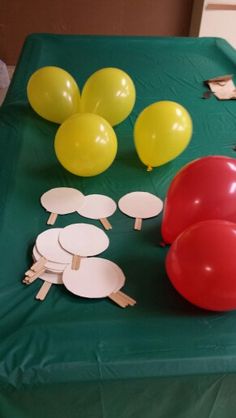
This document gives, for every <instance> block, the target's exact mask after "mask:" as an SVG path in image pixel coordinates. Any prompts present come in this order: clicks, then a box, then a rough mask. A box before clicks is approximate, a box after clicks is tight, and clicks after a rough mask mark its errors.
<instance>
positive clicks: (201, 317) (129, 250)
mask: <svg viewBox="0 0 236 418" xmlns="http://www.w3.org/2000/svg"><path fill="white" fill-rule="evenodd" d="M235 64H236V52H235V51H234V50H233V48H231V47H230V46H229V45H228V44H227V43H226V42H225V41H224V40H222V39H211V38H201V39H191V38H186V39H185V38H182V39H180V38H148V37H129V38H123V37H92V36H70V35H67V36H61V35H44V34H40V35H37V34H36V35H31V36H30V37H28V39H27V40H26V42H25V45H24V48H23V51H22V54H21V57H20V60H19V63H18V66H17V69H16V72H15V75H14V79H13V82H12V85H11V87H10V90H9V93H8V95H7V98H6V100H5V103H4V105H3V106H2V108H1V119H0V143H1V148H0V150H1V152H0V153H1V157H0V160H1V163H0V173H1V186H0V187H1V189H0V190H1V194H0V231H1V235H0V254H1V263H0V317H1V322H0V361H1V364H0V417H1V418H13V417H14V418H15V417H17V418H28V417H30V418H31V417H34V418H39V417H43V418H52V417H57V418H62V417H63V418H64V417H66V418H74V417H81V418H82V417H83V418H90V417H96V418H100V417H101V418H107V417H109V418H118V417H119V418H131V417H132V418H133V417H135V418H139V417H140V418H141V417H145V418H154V417H155V418H159V417H161V418H164V417H165V418H172V417H173V418H178V417H179V418H180V417H181V418H185V417H186V418H190V417H194V418H195V417H196V418H197V417H199V416H201V417H202V418H206V417H211V418H222V417H227V418H231V417H232V418H233V417H235V410H236V397H235V394H236V389H235V384H236V375H235V373H236V314H235V312H232V313H227V314H224V313H209V312H205V311H201V310H199V309H197V308H194V307H193V306H191V305H190V304H188V303H187V302H186V301H184V300H183V299H182V298H181V297H180V296H179V295H178V294H177V293H176V292H175V290H174V289H173V288H172V286H171V284H170V283H169V281H168V278H167V276H166V273H165V268H164V260H165V256H166V253H167V251H168V248H164V249H163V248H161V247H159V242H160V240H161V234H160V224H161V216H159V217H157V218H154V219H150V220H146V221H144V223H143V229H142V231H141V232H136V231H134V230H133V228H132V226H133V225H132V220H131V219H130V218H128V217H125V216H124V215H123V214H121V213H120V212H119V211H117V212H116V214H115V215H113V217H112V218H111V221H112V225H113V229H112V230H111V231H109V237H110V241H111V244H110V247H109V249H107V250H106V252H105V253H104V254H103V255H102V256H103V257H105V258H108V259H110V260H112V261H115V262H116V263H118V264H119V265H120V266H121V268H122V269H123V270H124V272H125V274H126V277H127V281H126V285H125V288H124V290H125V292H127V293H128V294H129V295H131V296H133V297H134V298H136V299H137V305H136V306H135V307H134V308H127V309H124V310H122V309H120V308H119V307H117V306H115V305H114V304H113V303H112V302H110V301H109V300H99V301H95V300H85V299H80V298H76V297H74V296H73V295H71V294H70V293H68V292H67V291H66V290H65V289H64V288H62V287H61V286H54V287H53V288H52V289H51V291H50V293H49V295H48V297H47V299H46V300H45V301H44V302H43V303H40V302H37V301H36V300H35V299H34V296H35V294H36V292H37V290H38V289H39V287H40V286H41V283H39V282H40V281H39V280H38V281H36V282H35V283H34V284H32V285H31V286H28V287H26V288H25V287H24V286H23V285H22V284H21V279H22V277H23V274H24V272H25V270H26V269H27V267H28V266H29V265H30V262H31V251H32V246H33V243H34V240H35V237H36V236H37V234H39V233H40V232H41V231H43V230H44V229H46V219H47V214H46V212H44V211H43V209H42V208H41V206H40V204H39V197H40V195H41V194H42V193H43V192H44V191H46V190H48V189H50V188H52V187H57V186H72V187H76V188H78V189H80V190H81V191H82V192H84V193H85V194H90V193H103V194H107V195H108V196H111V197H112V198H114V199H115V200H116V201H117V200H118V199H119V198H120V197H121V196H122V195H123V194H125V193H127V192H129V191H134V190H146V191H149V192H152V193H155V194H157V195H158V196H160V197H161V198H163V199H164V197H165V194H166V191H167V189H168V186H169V184H170V182H171V180H172V179H173V177H174V175H175V173H176V172H177V171H178V170H179V169H180V167H182V166H183V165H184V164H185V163H186V162H188V161H190V160H193V159H195V158H197V157H199V156H203V155H209V154H222V155H229V156H232V157H234V156H235V151H233V146H234V145H235V143H236V103H235V101H217V99H215V98H214V97H213V98H211V99H208V100H204V99H202V98H201V97H202V94H203V91H204V90H205V87H204V86H203V80H206V79H209V78H211V77H214V76H218V75H224V74H231V73H232V74H234V73H235ZM45 65H56V66H60V67H62V68H64V69H65V70H67V71H69V72H70V73H71V74H72V75H73V76H74V78H75V79H76V80H77V82H78V84H79V86H80V87H82V86H83V84H84V82H85V80H86V79H87V78H88V76H89V75H90V74H92V73H93V72H94V71H95V70H97V69H99V68H102V67H107V66H115V67H119V68H122V69H123V70H125V71H127V72H128V73H129V74H130V76H131V77H132V79H133V81H134V83H135V85H136V89H137V101H136V105H135V108H134V110H133V112H132V114H131V115H130V117H129V118H128V119H127V120H126V121H125V122H123V123H122V124H120V125H119V126H117V127H116V128H115V131H116V133H117V136H118V140H119V150H118V155H117V158H116V161H115V163H114V164H113V165H112V166H111V168H110V169H109V170H107V171H106V172H105V173H103V174H101V175H99V176H97V177H91V178H80V177H76V176H74V175H72V174H70V173H68V172H66V171H65V170H64V169H63V168H62V167H61V166H60V164H59V163H58V162H57V160H56V157H55V154H54V150H53V140H54V135H55V132H56V129H57V125H55V124H53V123H50V122H47V121H45V120H43V119H41V118H40V117H39V116H37V115H36V114H35V113H34V112H33V110H31V108H30V106H29V104H28V101H27V97H26V84H27V80H28V79H29V77H30V75H31V74H32V73H33V72H34V71H35V70H36V69H38V68H39V67H41V66H45ZM159 100H174V101H177V102H179V103H181V104H182V105H183V106H185V107H186V108H187V109H188V111H189V112H190V114H191V116H192V119H193V126H194V132H193V138H192V141H191V143H190V145H189V147H188V148H187V150H186V151H185V152H184V153H183V154H182V155H181V156H180V157H178V158H177V159H176V160H174V161H173V162H171V163H169V164H166V165H164V166H162V167H160V168H158V169H155V170H153V172H147V171H146V170H145V167H144V166H143V165H142V163H141V162H140V161H139V160H138V157H137V155H136V153H135V150H134V145H133V138H132V135H133V133H132V131H133V126H134V122H135V120H136V117H137V116H138V114H139V112H140V111H141V110H142V109H143V108H144V107H146V106H147V105H149V104H150V103H153V102H155V101H159ZM216 187H217V185H216ZM80 220H81V218H79V215H76V214H72V215H68V216H64V217H60V218H59V219H58V221H57V224H56V226H58V227H63V226H66V225H68V224H69V223H73V222H78V221H80ZM84 221H85V220H84V219H83V222H84ZM88 222H90V221H89V220H88ZM94 224H97V225H98V223H96V221H94Z"/></svg>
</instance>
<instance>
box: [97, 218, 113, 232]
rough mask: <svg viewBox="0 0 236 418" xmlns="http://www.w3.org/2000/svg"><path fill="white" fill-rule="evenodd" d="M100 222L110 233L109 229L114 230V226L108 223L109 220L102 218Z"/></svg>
mask: <svg viewBox="0 0 236 418" xmlns="http://www.w3.org/2000/svg"><path fill="white" fill-rule="evenodd" d="M99 221H100V222H101V224H102V225H103V226H104V228H105V229H106V230H107V231H108V230H109V229H112V226H111V224H110V222H109V221H108V219H107V218H101V219H99Z"/></svg>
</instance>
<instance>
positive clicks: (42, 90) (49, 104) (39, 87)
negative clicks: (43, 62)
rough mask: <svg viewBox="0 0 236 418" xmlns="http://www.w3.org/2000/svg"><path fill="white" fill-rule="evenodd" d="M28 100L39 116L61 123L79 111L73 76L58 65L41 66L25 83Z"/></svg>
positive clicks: (78, 97)
mask: <svg viewBox="0 0 236 418" xmlns="http://www.w3.org/2000/svg"><path fill="white" fill-rule="evenodd" d="M27 95H28V100H29V102H30V104H31V106H32V108H33V109H34V110H35V112H36V113H38V114H39V115H40V116H42V117H43V118H44V119H47V120H49V121H51V122H56V123H62V122H64V120H66V119H67V118H68V117H69V116H71V115H73V114H74V113H76V112H78V111H79V103H80V91H79V88H78V86H77V84H76V81H75V80H74V78H73V77H72V76H71V75H70V74H69V73H68V72H67V71H65V70H63V69H62V68H59V67H42V68H40V69H39V70H37V71H35V72H34V73H33V74H32V75H31V77H30V79H29V81H28V84H27Z"/></svg>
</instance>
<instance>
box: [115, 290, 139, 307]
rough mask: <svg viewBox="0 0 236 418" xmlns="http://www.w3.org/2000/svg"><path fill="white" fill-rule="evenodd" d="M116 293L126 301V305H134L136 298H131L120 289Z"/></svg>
mask: <svg viewBox="0 0 236 418" xmlns="http://www.w3.org/2000/svg"><path fill="white" fill-rule="evenodd" d="M117 294H118V295H119V296H120V297H122V298H123V299H124V300H125V301H126V302H127V303H128V305H130V306H134V305H136V303H137V302H136V300H135V299H133V298H131V297H130V296H128V295H126V294H125V293H124V292H121V290H119V291H118V292H117Z"/></svg>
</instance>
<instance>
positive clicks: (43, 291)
mask: <svg viewBox="0 0 236 418" xmlns="http://www.w3.org/2000/svg"><path fill="white" fill-rule="evenodd" d="M39 278H40V279H41V280H43V281H44V283H43V285H42V286H41V288H40V289H39V291H38V293H37V295H36V296H35V299H38V300H44V299H45V298H46V296H47V294H48V292H49V290H50V288H51V286H52V284H63V281H62V273H47V272H45V273H43V274H41V275H40V277H39Z"/></svg>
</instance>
